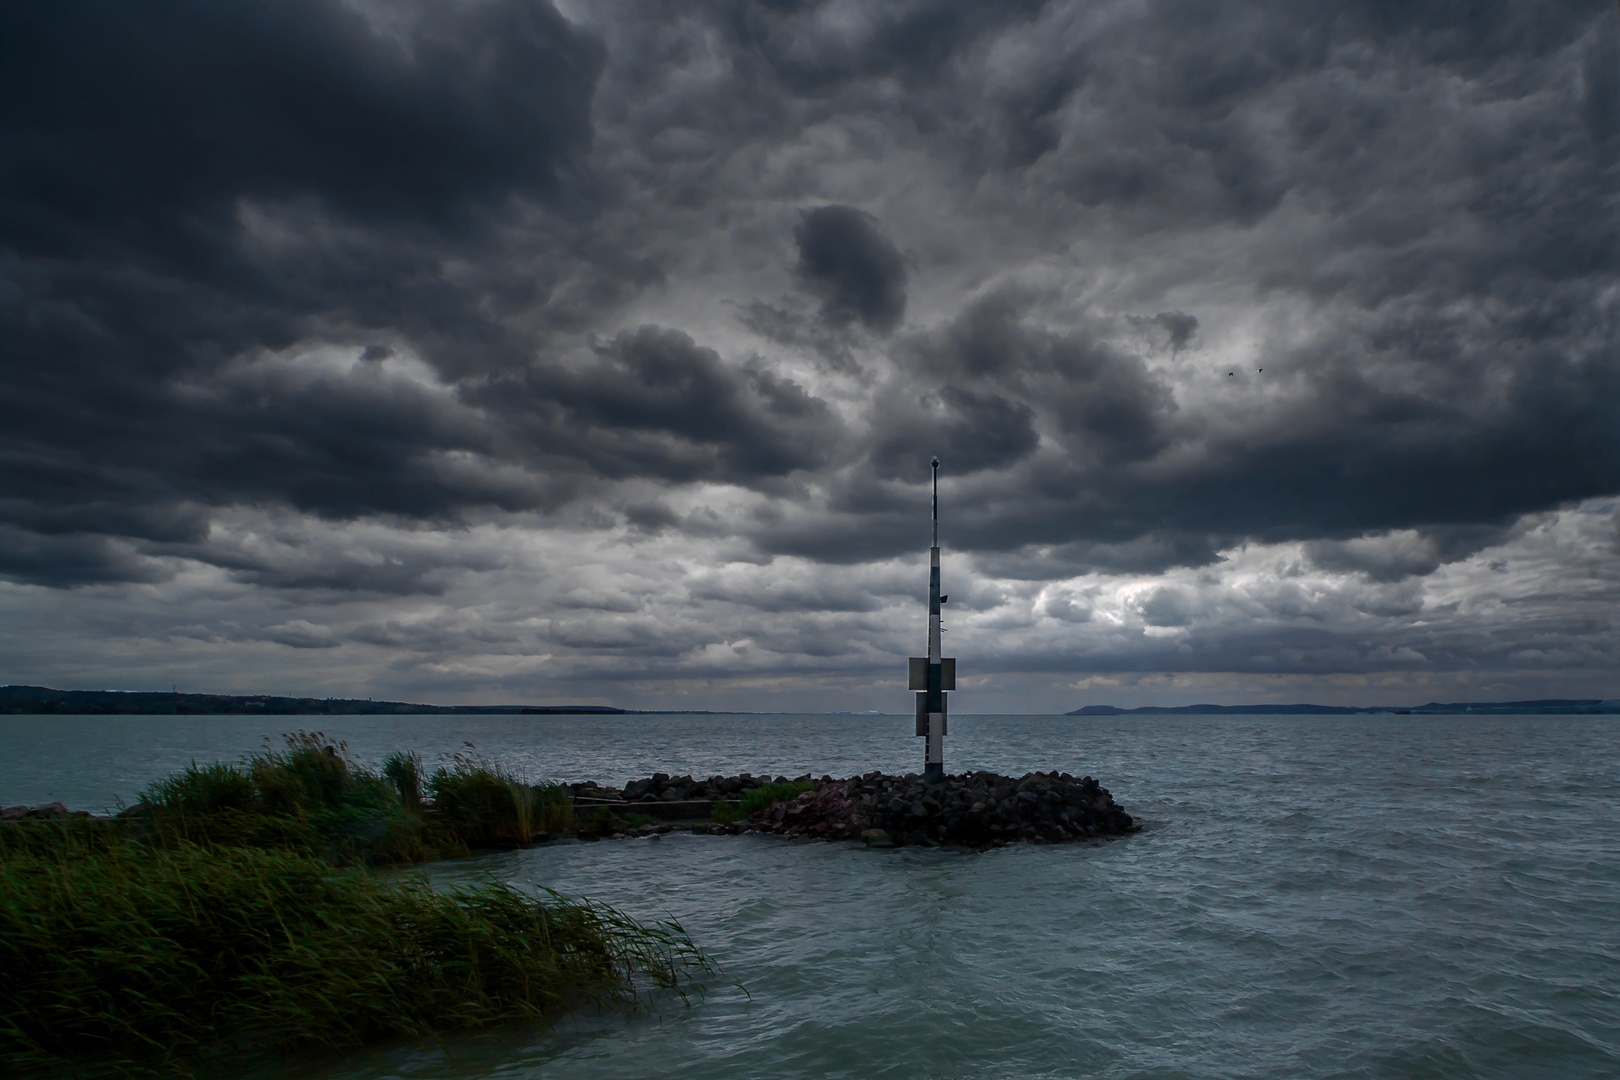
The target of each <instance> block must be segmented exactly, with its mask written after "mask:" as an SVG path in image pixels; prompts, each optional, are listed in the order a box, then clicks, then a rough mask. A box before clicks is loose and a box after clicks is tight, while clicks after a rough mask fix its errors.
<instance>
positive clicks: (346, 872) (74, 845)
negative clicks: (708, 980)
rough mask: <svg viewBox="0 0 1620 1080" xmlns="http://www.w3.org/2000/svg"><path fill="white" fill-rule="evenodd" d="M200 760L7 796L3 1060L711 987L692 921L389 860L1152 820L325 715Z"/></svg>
mask: <svg viewBox="0 0 1620 1080" xmlns="http://www.w3.org/2000/svg"><path fill="white" fill-rule="evenodd" d="M284 741H285V746H284V747H283V748H282V749H280V750H275V749H271V748H270V747H269V746H268V745H266V747H265V748H264V749H263V750H261V751H260V752H258V753H255V754H252V755H249V756H248V757H246V758H245V759H243V760H242V761H240V762H237V763H224V762H220V763H214V764H207V765H199V764H197V763H195V762H193V763H192V764H191V765H189V766H187V767H186V768H185V769H183V770H181V771H180V772H178V773H175V774H173V775H171V776H168V777H165V778H163V779H161V780H158V781H155V782H154V783H152V784H149V785H148V786H147V787H146V789H145V790H144V791H143V792H142V793H141V797H140V801H138V802H137V803H135V804H134V805H132V806H130V807H127V808H125V809H124V810H122V811H121V812H120V813H119V814H118V815H117V816H113V817H106V816H101V817H98V816H95V815H91V814H89V813H87V812H84V811H77V812H75V811H70V810H68V809H67V808H66V807H65V806H62V805H61V804H60V803H54V804H50V805H47V806H43V807H31V808H30V807H23V806H11V807H5V808H4V809H3V810H0V822H3V824H0V1063H4V1065H5V1066H6V1067H7V1068H8V1069H10V1070H28V1071H30V1072H38V1073H42V1074H44V1075H50V1074H52V1073H53V1072H56V1073H60V1074H62V1075H68V1074H69V1072H70V1071H71V1074H72V1075H75V1076H82V1075H96V1074H98V1072H100V1073H106V1074H108V1075H195V1074H196V1072H197V1071H198V1070H203V1071H212V1070H214V1069H215V1068H217V1067H218V1066H219V1065H220V1063H222V1062H223V1063H226V1064H240V1063H241V1062H243V1061H246V1060H249V1059H252V1058H257V1057H264V1056H266V1055H274V1054H279V1053H287V1052H292V1053H301V1052H303V1053H307V1052H310V1051H316V1052H319V1051H340V1050H343V1049H348V1048H353V1047H357V1046H361V1045H365V1044H367V1043H371V1042H376V1041H379V1040H384V1039H390V1038H400V1037H431V1036H434V1035H438V1034H441V1033H448V1032H450V1031H455V1030H467V1029H475V1028H481V1027H487V1026H490V1025H495V1024H507V1023H528V1024H534V1025H541V1026H543V1025H544V1024H546V1023H547V1022H549V1021H550V1020H551V1019H553V1018H554V1017H556V1016H558V1015H560V1014H562V1013H564V1012H567V1011H569V1010H572V1009H578V1008H585V1007H598V1008H632V1009H633V1008H637V1007H640V1006H641V1005H642V1004H643V1002H644V997H645V992H646V991H648V990H657V989H666V990H673V991H675V992H676V993H678V994H680V995H681V996H682V997H683V998H684V997H685V996H686V994H687V993H688V992H689V991H690V992H696V993H701V992H702V985H701V984H700V983H699V982H698V981H697V980H698V979H700V978H701V977H704V976H706V975H712V974H714V969H713V967H712V965H711V964H710V962H709V960H708V959H707V957H706V956H705V955H704V954H703V952H702V951H701V950H700V949H699V948H698V947H697V946H696V945H695V944H693V942H692V941H691V940H690V938H688V936H687V935H686V933H685V931H684V930H682V928H681V927H680V926H679V925H678V924H676V923H674V922H661V923H654V924H650V925H649V924H644V923H639V922H636V921H635V920H632V919H631V918H629V917H628V916H625V915H623V914H622V913H620V912H618V911H616V910H615V909H613V908H610V907H606V906H604V905H601V904H597V903H593V902H590V901H584V900H573V899H568V898H565V897H562V896H559V895H557V894H555V893H550V892H547V893H545V894H544V895H543V896H534V895H530V894H528V893H526V892H523V891H521V890H518V889H515V888H513V887H511V886H509V885H505V884H501V883H498V882H493V881H492V882H490V883H488V884H484V885H479V886H476V887H470V888H467V887H464V888H460V889H456V890H452V891H448V892H438V891H435V890H433V889H431V888H430V887H429V886H428V885H427V884H426V883H425V882H424V881H423V880H421V879H420V878H413V877H411V876H408V875H406V876H399V875H378V874H376V873H373V872H372V871H371V869H370V868H373V867H378V866H389V865H410V864H416V863H423V862H427V861H431V860H436V859H443V858H450V857H456V856H461V855H466V854H468V853H470V852H473V851H476V850H487V849H492V848H496V849H498V848H515V847H528V846H532V845H534V844H537V843H544V842H547V841H551V840H556V839H561V838H564V837H572V838H577V839H579V840H585V841H593V840H602V839H608V838H613V839H621V840H622V839H630V838H632V837H645V836H653V835H657V834H661V833H667V832H670V831H672V830H674V829H676V828H682V829H687V830H689V831H691V832H694V833H707V834H711V835H740V834H742V833H745V832H763V833H771V834H776V835H780V836H783V837H786V838H789V839H794V840H801V841H809V840H849V841H864V842H865V844H866V845H867V846H868V847H874V848H888V847H904V846H908V845H915V846H924V845H926V846H934V847H941V846H949V847H953V848H956V849H960V850H964V851H971V850H985V849H988V848H993V847H1000V846H1003V845H1005V844H1009V843H1017V842H1031V843H1061V842H1074V841H1100V840H1104V839H1108V838H1111V837H1114V836H1118V835H1122V834H1125V833H1129V832H1134V831H1136V830H1137V829H1138V828H1139V826H1137V825H1136V824H1135V822H1134V821H1133V820H1132V818H1131V817H1130V815H1129V814H1126V813H1125V812H1124V810H1123V809H1121V808H1120V807H1119V806H1118V805H1117V804H1115V803H1114V801H1113V798H1112V796H1110V795H1109V793H1108V792H1107V790H1105V789H1103V788H1102V787H1100V786H1099V785H1098V784H1097V782H1096V781H1095V780H1093V779H1091V778H1090V777H1081V778H1075V777H1071V776H1069V775H1068V774H1066V773H1029V774H1026V775H1025V776H1023V777H1019V778H1013V777H1004V776H998V775H996V774H993V773H988V772H977V773H970V774H964V775H961V776H949V777H947V778H946V780H945V782H944V783H942V784H937V785H932V786H929V785H925V784H924V783H923V781H922V779H921V778H920V777H918V776H916V775H915V774H910V775H907V776H886V775H884V774H882V773H880V772H869V773H866V774H865V775H863V776H858V777H850V778H847V779H841V780H839V779H834V778H833V777H831V776H823V777H821V778H820V779H819V780H817V779H814V778H812V777H810V776H808V775H806V776H802V777H798V778H796V779H792V780H790V779H788V778H787V777H785V776H778V777H769V776H757V777H756V776H752V775H749V774H740V775H738V776H732V777H724V776H714V777H710V778H709V779H707V780H695V779H693V778H692V777H690V776H675V777H671V776H669V775H667V774H664V773H657V774H655V775H654V776H652V777H648V778H646V779H643V780H636V781H632V782H631V783H629V784H626V785H624V786H623V787H622V788H615V787H604V786H602V785H599V784H597V783H595V782H592V781H586V782H582V783H577V784H569V785H556V784H541V785H534V784H530V783H529V782H527V780H526V779H524V778H522V777H520V776H517V775H515V774H513V773H511V772H510V771H508V770H506V769H504V768H503V767H501V766H500V765H499V764H498V763H494V762H490V761H487V760H484V759H482V758H478V757H475V756H472V755H470V754H455V755H451V756H449V757H448V758H446V759H445V760H444V761H443V762H442V763H440V764H438V765H437V766H435V767H433V768H432V769H431V770H430V769H429V768H428V767H427V766H426V764H425V763H424V762H423V760H422V759H421V757H419V756H418V755H416V754H414V753H409V752H396V753H394V754H391V755H389V756H388V757H387V758H385V759H384V760H383V762H382V764H381V766H380V767H379V768H377V769H370V768H367V767H365V766H363V765H359V764H356V763H355V762H353V761H351V760H350V759H349V758H348V756H347V753H346V747H345V746H344V744H342V743H335V744H334V743H332V742H329V741H328V740H327V738H326V736H325V735H323V734H322V733H320V732H306V731H300V732H297V733H294V734H290V735H287V736H284Z"/></svg>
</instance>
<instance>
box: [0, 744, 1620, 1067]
mask: <svg viewBox="0 0 1620 1080" xmlns="http://www.w3.org/2000/svg"><path fill="white" fill-rule="evenodd" d="M297 722H298V721H297V720H296V719H288V720H282V719H280V718H270V717H265V718H251V719H242V718H201V717H192V718H187V717H162V718H128V717H125V718H74V719H62V718H52V719H50V720H48V721H43V720H42V719H40V718H10V717H8V718H3V719H0V737H3V738H4V740H5V749H6V753H5V754H4V756H3V757H0V801H3V802H7V803H10V802H22V801H28V802H37V801H41V800H43V799H47V798H60V799H62V800H63V801H65V802H68V803H69V804H70V805H75V806H99V805H106V804H108V803H110V802H111V801H112V799H113V797H114V796H115V795H117V796H122V797H123V798H125V799H128V798H130V797H131V796H133V794H134V793H135V791H136V790H137V789H138V787H139V785H140V784H141V783H143V782H145V781H146V780H148V779H150V778H151V777H152V776H154V775H156V774H159V773H162V772H164V771H167V770H168V769H170V768H172V767H174V766H176V765H178V764H183V763H184V762H185V761H186V760H188V759H189V758H190V757H193V756H195V757H197V758H198V759H199V760H211V759H214V758H221V757H223V758H232V757H235V756H237V755H239V754H241V753H242V752H244V751H247V750H250V749H253V748H254V747H255V746H257V745H258V743H259V738H260V736H261V735H262V734H266V733H269V734H274V733H275V732H276V731H278V730H280V728H279V726H278V725H281V724H285V725H289V726H292V725H296V724H297ZM322 722H323V723H324V726H325V727H326V730H327V731H328V732H329V733H330V734H332V735H333V736H335V737H338V738H346V739H347V740H348V741H349V743H350V746H351V748H352V749H353V751H354V752H355V753H356V755H357V756H359V757H361V758H363V759H364V758H370V759H375V758H377V757H380V756H381V755H382V754H383V753H385V752H386V751H388V750H390V749H394V748H396V747H402V746H408V747H413V748H416V749H419V750H422V751H424V753H425V756H428V757H429V758H431V757H432V756H433V755H434V754H436V753H440V752H451V751H453V750H455V749H457V748H460V747H461V744H462V742H463V740H467V741H471V742H474V743H475V744H476V747H477V750H478V751H480V752H484V753H488V754H490V755H491V756H492V757H498V758H500V759H502V760H505V761H516V762H517V763H519V764H520V765H521V766H522V767H524V768H526V769H528V770H529V772H530V774H531V775H532V776H534V777H535V778H537V779H538V778H541V777H549V778H553V779H582V778H586V777H592V778H597V779H602V780H610V779H611V780H621V781H622V780H624V779H628V778H630V777H632V776H635V775H645V774H647V773H648V772H651V771H653V770H654V769H655V768H657V769H662V770H663V771H667V772H671V773H680V772H693V773H712V772H728V773H729V772H735V771H738V770H741V769H748V770H750V771H753V772H765V771H770V772H773V773H777V772H780V773H787V774H789V775H794V774H798V773H803V772H813V773H816V774H818V775H819V774H820V773H823V772H830V773H834V774H847V773H850V772H854V771H860V770H864V769H867V768H874V767H876V768H883V769H886V770H891V771H893V770H896V769H901V770H904V769H909V768H914V767H915V759H916V758H918V757H919V756H920V751H919V750H918V748H917V744H916V743H915V741H914V740H913V739H911V738H909V737H907V735H908V733H907V731H906V729H907V728H908V727H909V725H910V720H909V718H896V717H884V718H870V717H602V718H582V717H566V718H563V717H557V718H551V717H521V718H520V717H493V718H477V719H472V718H459V717H458V718H453V719H452V718H445V717H420V718H417V717H403V718H394V717H389V718H369V717H334V718H323V720H322ZM951 727H952V737H951V739H950V740H949V742H948V744H947V763H948V765H949V766H951V767H952V768H953V769H957V768H967V767H974V768H976V767H984V768H991V769H996V770H999V771H1003V772H1023V771H1025V770H1027V769H1032V768H1052V767H1055V768H1059V769H1065V770H1067V771H1069V772H1073V773H1076V774H1079V773H1090V774H1092V775H1094V776H1096V777H1098V778H1099V779H1100V780H1101V781H1102V782H1103V784H1104V785H1105V786H1106V787H1109V788H1110V789H1111V790H1112V791H1113V792H1114V794H1115V797H1116V798H1118V799H1119V800H1120V801H1121V802H1122V803H1123V804H1124V805H1125V807H1126V808H1127V809H1128V810H1129V811H1130V812H1131V813H1132V814H1134V815H1136V817H1137V818H1138V819H1139V820H1144V821H1145V822H1146V825H1147V828H1146V829H1145V831H1144V832H1143V833H1141V834H1140V835H1137V836H1134V837H1130V838H1128V839H1125V840H1121V841H1117V842H1114V843H1111V844H1107V845H1104V846H1101V847H1092V848H1088V847H1078V846H1063V847H1029V846H1023V845H1020V846H1015V847H1010V848H1005V849H1001V850H997V851H992V852H986V853H983V854H978V855H971V856H963V855H956V854H951V853H947V852H942V851H933V850H915V849H902V850H898V851H868V850H865V849H863V848H857V847H852V846H842V845H806V846H790V845H786V844H784V843H782V842H781V841H778V840H775V839H771V838H766V837H752V836H750V837H741V838H728V837H698V836H690V835H670V836H666V837H663V838H658V839H647V840H637V841H626V842H604V843H599V844H563V845H556V846H550V847H544V848H537V849H534V850H531V851H523V852H510V853H502V854H498V855H490V856H483V857H479V858H476V859H471V860H466V861H463V862H457V863H445V864H438V865H436V866H435V867H433V868H432V869H431V870H430V873H431V874H432V876H433V877H434V879H435V880H438V881H443V882H453V881H465V880H474V879H478V878H480V877H482V876H484V875H488V874H493V875H495V876H497V877H500V878H505V879H509V880H514V881H519V882H525V883H535V884H541V885H547V886H551V887H553V888H556V889H559V890H561V891H563V892H567V893H575V894H582V895H587V896H592V897H595V898H598V899H601V900H605V901H608V902H610V903H613V904H615V905H617V906H619V907H622V908H624V909H626V910H628V911H630V912H631V913H633V914H636V915H640V916H644V917H674V918H676V919H678V920H679V921H680V922H682V923H683V924H684V925H685V926H686V927H687V928H688V930H689V931H690V932H691V933H692V936H693V937H694V938H695V939H696V940H697V941H698V942H699V943H700V944H702V945H703V946H704V947H705V948H707V949H708V950H709V951H710V953H711V954H712V955H713V956H714V957H715V959H716V960H717V961H718V962H719V963H720V964H721V965H722V967H723V968H724V972H725V978H726V980H735V981H737V982H740V983H742V984H744V985H745V986H746V988H747V991H748V993H747V994H746V995H745V994H744V993H742V992H741V991H739V990H737V989H734V988H731V987H728V986H725V985H721V984H719V983H717V984H716V985H714V986H712V987H711V989H710V991H709V993H708V995H707V996H706V997H705V998H704V999H703V1000H701V1001H699V1002H697V1003H696V1004H694V1005H693V1006H692V1007H690V1008H688V1007H686V1006H683V1005H682V1004H681V1003H680V1002H679V1001H678V1000H674V999H671V1000H660V1001H658V1002H655V1004H654V1008H653V1010H652V1011H651V1012H650V1013H649V1014H647V1015H644V1016H636V1017H630V1018H620V1017H609V1018H602V1017H584V1018H578V1019H575V1020H572V1021H569V1022H567V1023H566V1024H564V1025H563V1026H562V1027H561V1028H560V1029H558V1030H556V1031H554V1032H552V1033H550V1034H545V1035H540V1034H535V1033H531V1032H505V1033H500V1034H496V1035H484V1036H477V1037H469V1038H461V1039H454V1040H451V1041H449V1042H448V1043H447V1044H445V1045H444V1046H442V1047H429V1048H424V1047H418V1046H399V1047H390V1048H385V1049H382V1050H378V1051H374V1052H371V1053H368V1054H362V1055H358V1056H355V1057H350V1058H346V1059H343V1060H341V1061H337V1062H327V1063H323V1064H321V1065H319V1066H316V1067H312V1068H306V1069H300V1070H295V1075H299V1076H308V1077H311V1078H314V1077H320V1078H323V1080H336V1078H344V1080H348V1078H381V1077H402V1078H403V1077H410V1078H417V1077H485V1076H490V1077H542V1076H568V1077H570V1078H571V1080H589V1078H592V1077H604V1078H607V1077H612V1078H623V1077H637V1078H641V1077H662V1076H683V1075H684V1076H694V1077H705V1078H726V1077H737V1078H750V1080H752V1078H758V1077H770V1078H773V1080H780V1078H793V1077H905V1078H910V1077H918V1078H922V1077H940V1078H946V1077H949V1078H987V1080H988V1078H1001V1077H1143V1078H1146V1077H1154V1078H1161V1077H1162V1078H1170V1077H1189V1078H1191V1077H1200V1078H1201V1077H1279V1078H1285V1077H1286V1078H1292V1077H1403V1078H1405V1077H1410V1078H1419V1077H1423V1078H1429V1077H1432V1078H1451V1077H1493V1078H1494V1077H1546V1078H1559V1080H1563V1078H1577V1077H1605V1078H1607V1077H1614V1076H1620V819H1617V815H1616V814H1615V808H1614V799H1615V796H1616V794H1617V792H1620V764H1617V762H1620V754H1617V751H1620V725H1617V724H1616V723H1615V721H1614V720H1613V719H1610V718H1603V717H1491V718H1479V719H1476V718H1468V717H1440V718H1421V717H1327V718H1287V717H1219V718H1214V717H1211V718H1180V717H1177V718H1169V717H1156V718H1152V719H1129V720H1122V719H1084V720H1081V719H1075V718H1066V717H970V716H960V717H952V722H951ZM276 1075H278V1076H280V1075H287V1074H286V1073H283V1072H278V1073H277V1074H276Z"/></svg>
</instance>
